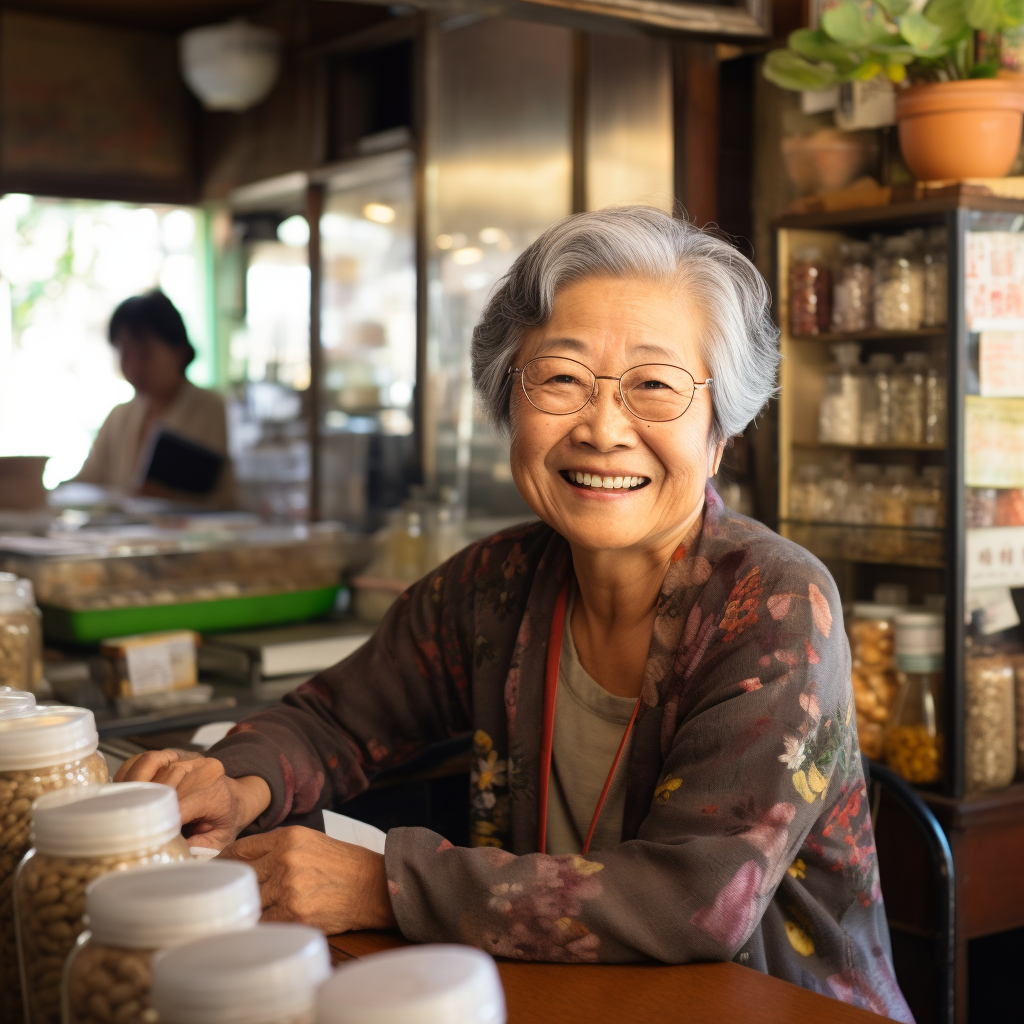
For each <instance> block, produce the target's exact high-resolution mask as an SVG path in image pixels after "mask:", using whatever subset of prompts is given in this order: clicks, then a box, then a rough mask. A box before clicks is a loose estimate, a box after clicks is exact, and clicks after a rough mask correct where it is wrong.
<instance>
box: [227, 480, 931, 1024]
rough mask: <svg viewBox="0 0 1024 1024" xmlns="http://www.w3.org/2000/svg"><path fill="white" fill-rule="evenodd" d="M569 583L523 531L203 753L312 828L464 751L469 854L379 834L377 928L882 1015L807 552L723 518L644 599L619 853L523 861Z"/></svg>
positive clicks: (881, 952)
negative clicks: (696, 971)
mask: <svg viewBox="0 0 1024 1024" xmlns="http://www.w3.org/2000/svg"><path fill="white" fill-rule="evenodd" d="M571 572H572V558H571V553H570V550H569V546H568V544H567V542H566V541H565V540H564V539H563V538H562V537H561V536H560V535H559V534H557V533H556V532H555V531H554V530H552V529H551V528H550V527H548V526H546V525H544V524H541V523H531V524H528V525H526V526H521V527H518V528H515V529H511V530H507V531H504V532H502V533H500V534H497V535H496V536H493V537H491V538H489V539H487V540H484V541H481V542H480V543H478V544H475V545H473V546H472V547H469V548H467V549H466V550H464V551H462V552H460V553H459V554H458V555H456V556H455V557H454V558H452V559H451V560H450V561H448V562H447V563H445V564H444V565H442V566H441V567H440V568H438V569H436V570H435V571H433V572H431V573H430V574H429V575H428V576H426V577H425V578H424V579H422V580H420V581H419V582H418V583H416V584H415V585H413V586H412V587H410V588H409V590H407V591H406V592H405V594H403V595H402V597H401V598H399V599H398V601H397V602H396V603H395V604H394V606H393V607H392V608H391V610H390V611H389V612H388V614H387V616H386V618H385V619H384V621H383V622H382V623H381V625H380V627H379V628H378V629H377V631H376V633H375V634H374V636H373V638H372V639H371V640H370V641H369V642H368V643H366V644H365V645H364V646H363V647H362V648H360V649H359V650H358V651H357V652H356V653H354V654H353V655H352V656H351V657H349V658H347V659H346V660H345V661H342V662H341V663H339V664H338V665H335V666H334V667H332V668H330V669H327V670H326V671H324V672H322V673H320V674H319V675H318V676H316V677H315V678H313V679H312V680H310V681H309V682H307V683H305V684H304V685H302V686H301V687H299V689H298V690H297V691H295V692H294V693H292V694H289V695H288V696H287V697H285V698H284V700H283V701H282V702H281V704H280V705H278V706H276V707H274V708H272V709H270V710H267V711H263V712H260V713H258V714H255V715H253V716H252V717H250V718H248V719H246V720H244V721H242V722H241V723H240V724H239V725H238V726H236V728H235V729H234V730H233V731H232V732H231V733H230V734H229V735H228V736H227V738H226V739H224V740H222V741H221V742H220V743H219V744H218V745H217V746H216V747H214V748H213V749H212V751H211V755H212V756H214V757H217V758H219V759H220V760H221V761H222V762H223V764H224V766H225V769H226V771H227V773H228V774H229V775H231V776H234V777H238V776H242V775H250V774H254V775H260V776H262V777H263V778H264V779H266V781H267V782H268V784H269V786H270V789H271V792H272V800H271V804H270V807H269V808H268V809H267V811H266V812H265V813H264V814H263V815H262V816H261V817H260V818H259V819H258V820H257V822H256V823H255V827H256V828H257V829H260V830H267V829H271V828H274V827H275V826H277V825H278V824H280V823H281V822H282V821H284V820H285V819H286V818H287V817H289V816H290V815H295V814H304V813H309V812H311V811H314V810H315V809H317V808H321V807H331V806H333V805H337V804H339V803H341V802H342V801H344V800H346V799H348V798H350V797H352V796H355V795H356V794H357V793H359V792H361V791H362V790H364V789H365V788H366V787H367V785H368V783H369V781H370V780H371V779H372V778H373V776H374V774H375V773H376V772H379V771H380V770H381V769H384V768H389V767H392V766H394V765H397V764H399V763H401V762H402V761H403V760H405V759H407V758H409V757H411V756H413V755H415V754H417V753H420V752H422V751H423V750H424V748H426V747H427V746H428V745H429V744H431V743H434V742H437V741H442V740H446V739H449V738H451V737H453V736H456V735H459V734H463V735H464V734H467V733H470V732H472V733H473V740H474V751H475V755H474V765H475V767H474V769H473V771H472V774H471V783H470V800H469V803H470V812H469V813H470V817H471V837H472V847H471V848H460V847H454V846H452V844H451V843H450V842H448V841H447V840H446V839H445V838H444V837H442V836H440V835H437V834H436V833H433V832H431V831H430V830H428V829H425V828H397V829H392V830H391V831H390V832H389V833H388V838H387V846H386V854H385V857H386V865H387V875H388V880H389V883H388V884H389V888H390V892H391V901H392V905H393V908H394V912H395V916H396V917H397V919H398V922H399V925H400V927H401V929H402V932H403V933H404V934H405V935H406V936H407V937H408V938H410V939H413V940H416V941H423V942H438V941H461V942H466V943H470V944H472V945H476V946H479V947H481V948H483V949H486V950H488V951H489V952H491V953H494V954H496V955H500V956H507V957H518V958H521V959H527V960H560V961H604V962H618V963H621V962H628V961H641V960H648V959H653V960H659V961H663V962H666V963H685V962H687V961H691V960H735V961H736V962H737V963H740V964H745V965H747V966H748V967H752V968H754V969H755V970H759V971H764V972H766V973H769V974H773V975H775V976H776V977H779V978H783V979H786V980H787V981H791V982H794V983H796V984H798V985H802V986H804V987H806V988H809V989H812V990H814V991H816V992H821V993H824V994H827V995H831V996H835V997H836V998H838V999H842V1000H845V1001H847V1002H849V1003H853V1004H856V1005H857V1006H860V1007H863V1008H866V1009H870V1010H874V1011H875V1012H877V1013H880V1014H883V1015H888V1016H890V1017H893V1018H895V1019H897V1020H911V1016H910V1011H909V1010H908V1008H907V1005H906V1003H905V1001H904V999H903V996H902V995H901V993H900V991H899V988H898V986H897V984H896V980H895V977H894V974H893V968H892V963H891V953H890V945H889V935H888V930H887V926H886V919H885V912H884V908H883V905H882V897H881V892H880V890H879V881H878V868H877V864H876V860H875V850H874V838H873V834H872V829H871V820H870V817H869V815H868V801H867V799H866V793H865V786H864V777H863V774H862V771H861V764H860V759H859V755H858V749H857V735H856V723H855V720H854V717H853V715H854V712H853V700H852V693H851V686H850V652H849V646H848V644H847V641H846V637H845V634H844V631H843V627H842V619H841V613H840V605H839V597H838V594H837V591H836V588H835V584H834V583H833V581H832V579H831V577H830V576H829V574H828V572H827V571H826V570H825V568H824V567H823V566H822V565H821V564H820V563H819V562H818V561H817V560H816V559H815V558H814V557H813V556H811V555H810V554H808V552H806V551H805V550H803V549H802V548H800V547H797V546H796V545H794V544H792V543H790V542H788V541H786V540H783V539H782V538H780V537H779V536H777V535H776V534H774V533H772V532H771V531H770V530H768V529H767V528H766V527H764V526H762V525H760V524H759V523H756V522H754V521H752V520H749V519H746V518H744V517H743V516H740V515H736V514H734V513H733V512H731V511H729V510H728V509H726V508H725V507H724V506H723V504H722V502H721V499H720V498H719V497H718V495H717V494H716V493H715V491H714V490H713V489H711V488H710V487H709V488H708V490H707V495H706V506H705V515H704V525H703V528H702V530H701V532H700V534H699V535H698V537H697V538H696V540H695V541H694V543H693V544H692V547H691V549H690V550H685V549H683V548H680V549H678V550H677V551H676V552H675V554H674V556H673V560H672V564H671V566H670V568H669V570H668V573H667V575H666V577H665V581H664V583H663V584H662V588H661V594H660V597H659V600H658V611H657V618H656V621H655V625H654V632H653V636H652V639H651V646H650V651H649V654H648V661H647V668H646V672H645V676H644V683H643V702H642V706H641V710H640V713H639V716H638V718H637V721H636V725H635V727H634V740H633V747H632V752H631V756H630V759H629V766H628V779H627V787H628V788H627V797H626V809H625V816H624V821H623V834H622V843H621V845H619V846H618V847H616V848H614V849H612V850H605V851H602V852H600V853H596V854H592V855H591V856H588V857H582V856H573V855H568V856H547V855H544V854H541V853H538V852H537V813H538V797H537V789H538V779H539V762H540V742H541V726H542V705H543V690H544V669H545V655H546V649H547V643H548V632H549V627H550V621H551V616H552V611H553V608H554V605H555V601H556V598H557V596H558V594H559V591H560V589H561V587H562V585H563V583H564V582H565V580H566V579H567V577H568V574H569V573H571Z"/></svg>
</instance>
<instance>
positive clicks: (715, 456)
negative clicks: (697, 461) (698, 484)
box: [708, 441, 726, 480]
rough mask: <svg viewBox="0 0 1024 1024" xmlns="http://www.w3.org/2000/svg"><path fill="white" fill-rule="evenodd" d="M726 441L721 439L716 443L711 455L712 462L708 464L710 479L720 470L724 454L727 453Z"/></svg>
mask: <svg viewBox="0 0 1024 1024" xmlns="http://www.w3.org/2000/svg"><path fill="white" fill-rule="evenodd" d="M725 445H726V442H725V441H719V442H718V444H716V445H715V450H714V452H712V455H711V463H710V465H709V466H708V479H709V480H710V479H711V477H713V476H714V475H715V474H716V473H717V472H718V467H719V466H720V465H721V464H722V456H723V455H724V454H725Z"/></svg>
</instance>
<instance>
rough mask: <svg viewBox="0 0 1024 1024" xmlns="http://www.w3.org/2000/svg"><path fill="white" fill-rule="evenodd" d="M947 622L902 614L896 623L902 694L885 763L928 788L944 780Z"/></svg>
mask: <svg viewBox="0 0 1024 1024" xmlns="http://www.w3.org/2000/svg"><path fill="white" fill-rule="evenodd" d="M943 629H944V627H943V616H942V613H941V612H921V611H915V612H908V611H905V612H901V613H900V614H899V615H897V616H896V620H895V650H896V678H897V680H898V681H899V690H898V691H897V694H896V701H895V704H894V706H893V710H892V715H891V725H890V726H889V730H888V733H887V734H886V737H885V759H886V761H887V762H888V764H889V767H890V768H892V770H893V771H895V772H896V773H897V774H898V775H902V776H903V778H905V779H906V780H907V781H908V782H914V783H919V784H928V783H931V782H938V781H939V779H940V778H941V777H942V769H943V758H944V749H943V748H944V742H943V724H942V667H943V650H944V637H943Z"/></svg>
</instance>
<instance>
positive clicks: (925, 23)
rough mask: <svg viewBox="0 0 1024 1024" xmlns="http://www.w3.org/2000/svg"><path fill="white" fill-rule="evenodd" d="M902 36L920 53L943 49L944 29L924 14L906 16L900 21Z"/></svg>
mask: <svg viewBox="0 0 1024 1024" xmlns="http://www.w3.org/2000/svg"><path fill="white" fill-rule="evenodd" d="M899 26H900V35H901V36H903V38H904V39H905V40H906V41H907V42H908V43H909V44H910V45H911V46H912V47H913V48H914V49H915V50H916V51H917V52H918V53H919V54H928V53H930V52H931V51H933V50H938V49H940V48H941V43H942V29H941V28H939V26H938V25H936V24H935V23H934V22H932V21H929V20H928V19H927V18H926V17H925V16H924V15H923V14H904V15H903V17H902V18H900V20H899Z"/></svg>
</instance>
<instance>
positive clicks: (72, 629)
mask: <svg viewBox="0 0 1024 1024" xmlns="http://www.w3.org/2000/svg"><path fill="white" fill-rule="evenodd" d="M340 589H341V588H340V587H320V588H318V589H316V590H295V591H292V592H291V593H287V594H260V595H258V596H256V597H229V598H224V599H223V600H220V601H191V602H189V603H187V604H161V605H153V606H151V607H148V608H109V609H105V610H103V611H84V612H76V611H71V610H70V609H68V608H57V607H55V606H53V605H42V606H41V608H42V612H43V632H44V634H45V635H46V637H47V638H48V639H51V640H60V641H63V642H65V643H83V644H88V643H95V642H96V641H97V640H106V639H108V638H111V637H117V636H132V635H133V634H135V633H156V632H158V631H160V630H165V629H194V630H195V631H196V632H197V633H212V632H219V631H221V630H228V629H246V628H248V627H250V626H269V625H272V624H274V623H278V622H299V621H301V620H302V619H314V618H317V617H318V616H320V615H326V614H327V613H328V612H329V611H330V610H331V609H332V608H333V607H334V601H335V598H337V596H338V591H339V590H340Z"/></svg>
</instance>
